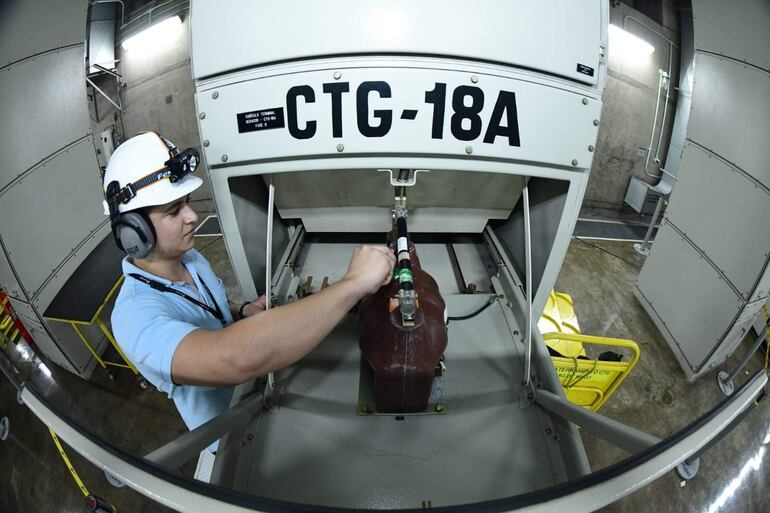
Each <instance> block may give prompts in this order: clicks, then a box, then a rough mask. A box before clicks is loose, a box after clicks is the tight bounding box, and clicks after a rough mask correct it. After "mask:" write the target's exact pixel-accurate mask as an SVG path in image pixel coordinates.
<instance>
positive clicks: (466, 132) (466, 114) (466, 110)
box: [451, 86, 484, 141]
mask: <svg viewBox="0 0 770 513" xmlns="http://www.w3.org/2000/svg"><path fill="white" fill-rule="evenodd" d="M466 96H470V97H471V104H470V105H468V106H466V105H465V97H466ZM483 108H484V91H482V90H481V89H479V88H478V87H474V86H459V87H457V88H456V89H455V91H454V93H453V94H452V109H454V114H452V120H451V121H452V123H451V127H452V135H453V136H454V137H455V139H457V140H459V141H472V140H474V139H476V138H477V137H478V136H479V135H481V117H480V116H479V112H481V109H483ZM464 119H467V120H470V122H471V126H470V128H468V129H465V128H463V120H464Z"/></svg>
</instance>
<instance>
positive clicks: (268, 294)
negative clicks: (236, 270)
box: [265, 178, 275, 390]
mask: <svg viewBox="0 0 770 513" xmlns="http://www.w3.org/2000/svg"><path fill="white" fill-rule="evenodd" d="M270 181H271V183H270V185H269V186H268V193H267V233H266V234H265V235H266V236H265V238H266V239H267V243H266V244H265V311H268V310H270V306H271V302H272V297H273V291H272V285H273V276H272V275H273V207H274V206H275V186H273V184H272V178H271V179H270ZM267 387H268V388H269V389H270V390H272V389H274V388H275V375H274V374H273V373H272V372H268V374H267Z"/></svg>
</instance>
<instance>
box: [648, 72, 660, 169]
mask: <svg viewBox="0 0 770 513" xmlns="http://www.w3.org/2000/svg"><path fill="white" fill-rule="evenodd" d="M662 83H663V74H662V73H661V70H658V94H657V96H656V98H655V116H654V117H653V118H652V131H651V132H650V142H649V143H648V144H647V158H646V159H645V161H644V174H646V175H647V176H655V177H657V175H651V174H650V172H649V171H647V166H649V165H650V154H651V153H652V140H653V139H654V138H655V128H656V127H657V124H658V110H659V109H660V86H661V84H662Z"/></svg>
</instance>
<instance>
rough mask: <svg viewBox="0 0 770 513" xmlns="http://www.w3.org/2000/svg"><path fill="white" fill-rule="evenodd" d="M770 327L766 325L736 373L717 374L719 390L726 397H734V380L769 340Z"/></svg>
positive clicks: (736, 369)
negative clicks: (769, 330) (769, 329)
mask: <svg viewBox="0 0 770 513" xmlns="http://www.w3.org/2000/svg"><path fill="white" fill-rule="evenodd" d="M768 326H770V321H768V322H766V323H765V327H764V328H763V329H762V332H761V333H760V334H759V336H758V337H757V340H756V341H754V344H753V345H752V346H751V349H749V351H748V353H746V354H745V355H744V357H743V359H742V360H741V362H740V363H739V364H738V367H736V368H735V370H734V371H732V372H731V373H730V374H729V375H728V374H727V373H726V372H725V371H721V372H719V374H717V383H718V384H719V389H720V390H721V391H722V393H723V394H724V395H728V396H729V395H732V394H733V390H734V385H733V380H734V379H735V378H736V377H737V376H738V374H740V373H741V372H742V371H743V369H744V367H746V365H748V363H749V360H751V357H752V356H754V353H756V352H757V350H758V349H759V346H761V345H762V342H764V341H765V340H766V339H767V328H768Z"/></svg>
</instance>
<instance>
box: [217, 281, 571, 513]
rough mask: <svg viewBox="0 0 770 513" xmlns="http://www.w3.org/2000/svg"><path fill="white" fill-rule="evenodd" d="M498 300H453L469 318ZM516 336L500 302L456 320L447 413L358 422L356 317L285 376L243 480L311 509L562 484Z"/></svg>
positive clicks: (441, 499) (249, 450)
mask: <svg viewBox="0 0 770 513" xmlns="http://www.w3.org/2000/svg"><path fill="white" fill-rule="evenodd" d="M487 297H488V296H486V295H452V296H445V300H446V301H447V308H448V309H449V311H450V312H459V313H464V312H470V311H474V310H475V309H477V308H478V307H479V306H480V305H482V304H483V303H484V302H485V301H486V300H487ZM510 329H513V328H511V327H509V326H508V324H507V323H506V320H505V318H504V316H503V314H502V307H501V306H500V305H499V304H498V305H493V306H492V307H491V308H488V309H487V310H486V311H484V312H482V313H481V314H479V315H478V316H477V317H475V318H473V319H469V320H467V321H463V322H455V323H450V326H449V343H448V345H447V350H446V358H445V362H446V366H447V371H446V373H445V384H446V385H445V387H446V390H445V394H446V395H445V397H446V403H447V413H446V414H445V415H435V416H434V415H416V416H408V417H406V418H405V419H404V420H403V421H395V420H394V418H393V416H390V415H383V416H357V415H355V414H354V412H355V408H356V395H357V388H358V387H357V384H358V379H359V362H360V358H361V356H360V351H359V350H358V347H357V344H356V341H357V340H358V329H357V323H356V320H355V317H352V316H348V317H347V318H346V319H345V320H343V322H342V323H341V324H340V325H339V326H338V328H337V329H335V331H334V332H333V333H332V334H331V335H330V336H329V337H328V338H327V339H326V340H325V341H324V343H323V344H321V345H320V346H319V347H318V348H316V349H315V350H314V351H313V352H311V353H310V354H309V355H307V356H306V357H305V358H303V360H302V362H300V363H298V364H297V365H295V366H294V367H292V368H291V369H288V370H287V371H286V372H284V373H281V374H279V375H278V376H277V379H278V380H279V381H281V379H282V377H283V381H281V382H282V383H283V384H284V386H285V389H284V393H283V395H282V396H281V408H280V410H276V411H274V412H272V413H268V414H266V415H263V416H262V417H261V418H260V419H259V420H257V421H256V422H255V423H254V425H253V427H252V428H250V431H249V432H254V433H258V435H257V436H256V437H253V440H252V441H251V442H248V443H247V445H246V446H245V447H244V448H242V449H241V451H242V459H243V460H251V463H250V464H249V465H248V470H247V471H246V472H245V475H242V476H241V478H242V479H244V480H246V482H247V485H246V491H248V492H249V493H252V494H256V495H261V496H266V497H270V498H282V499H291V500H292V501H296V502H300V503H305V504H317V505H327V506H333V507H338V508H342V507H359V508H373V509H384V508H406V507H409V506H412V505H414V504H420V501H421V500H426V499H430V500H431V502H432V504H433V506H434V507H435V506H445V505H451V504H461V503H469V502H475V501H481V500H491V499H495V498H502V497H506V496H511V495H515V494H517V493H522V492H526V491H530V490H534V489H538V488H543V487H545V486H547V485H549V484H554V483H555V482H560V481H562V480H563V479H564V475H563V468H561V467H562V465H561V462H560V459H559V458H558V457H557V458H556V459H554V458H553V455H552V454H551V452H550V451H551V450H556V454H558V450H557V449H556V446H555V444H556V442H555V441H554V440H553V438H552V437H548V436H545V435H544V426H543V425H542V424H541V420H542V418H541V417H539V409H538V408H535V407H529V408H522V407H521V405H520V402H519V400H520V397H519V391H518V389H517V388H516V387H515V386H512V384H514V383H519V381H520V379H521V374H522V362H521V352H520V347H521V346H520V345H515V344H512V343H511V333H510ZM332 368H333V369H334V372H329V369H332ZM289 376H290V379H287V378H288V377H289ZM311 424H312V426H313V429H312V430H309V429H306V427H307V426H308V425H311ZM251 429H254V430H257V431H251ZM318 440H324V443H323V444H319V443H318ZM458 440H463V441H464V443H466V444H467V445H466V447H465V449H464V450H457V441H458ZM523 440H526V441H527V442H526V443H521V441H523ZM229 442H230V443H239V442H240V440H238V439H235V437H233V438H231V439H230V440H229ZM223 449H225V450H226V448H223ZM468 454H474V455H475V456H474V458H471V459H469V458H468ZM438 468H440V469H441V472H437V471H436V469H438ZM330 469H333V471H330ZM374 469H376V471H375V470H374ZM375 476H376V477H377V479H378V480H377V486H375V487H374V488H372V483H373V482H374V481H373V480H372V479H373V478H374V477H375ZM458 482H462V483H463V485H462V486H459V487H458V486H457V483H458ZM225 484H227V483H225ZM236 486H237V485H236ZM378 490H380V491H382V493H380V492H379V491H378ZM385 490H388V491H389V492H388V493H384V491H385ZM393 491H395V493H391V492H393Z"/></svg>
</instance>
